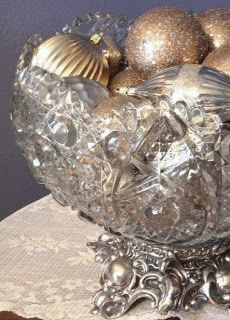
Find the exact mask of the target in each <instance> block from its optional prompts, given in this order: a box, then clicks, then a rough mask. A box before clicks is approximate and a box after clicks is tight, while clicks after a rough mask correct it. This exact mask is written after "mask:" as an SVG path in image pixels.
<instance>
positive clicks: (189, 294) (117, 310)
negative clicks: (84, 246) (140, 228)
mask: <svg viewBox="0 0 230 320" xmlns="http://www.w3.org/2000/svg"><path fill="white" fill-rule="evenodd" d="M89 245H90V246H92V248H93V250H94V251H95V253H96V261H98V262H101V263H102V264H103V270H102V273H101V280H100V282H101V286H102V287H101V289H100V290H99V291H98V292H97V293H96V295H95V296H94V299H93V303H94V309H93V312H94V313H100V314H101V315H102V316H104V317H105V318H108V319H112V318H116V317H119V316H121V315H123V314H124V313H125V312H126V311H127V310H128V309H129V308H130V307H131V306H132V305H133V304H134V302H136V301H138V300H140V299H142V298H146V299H149V300H150V301H151V306H152V307H153V308H155V309H156V310H158V311H159V312H162V313H166V312H168V311H170V310H178V309H183V310H189V309H191V308H195V307H196V308H197V307H198V306H200V305H202V304H204V303H207V302H208V301H209V302H211V303H214V304H215V305H216V306H218V307H221V308H226V309H230V245H229V241H227V240H226V239H223V240H218V242H216V243H215V244H213V243H212V244H210V245H209V246H206V247H205V248H200V249H198V250H190V251H189V250H186V251H184V250H172V249H167V248H166V247H163V246H155V245H151V244H147V243H145V242H143V243H142V242H138V241H134V240H133V241H131V240H128V239H125V238H123V237H116V236H112V235H110V234H103V235H102V236H100V238H99V240H98V242H95V243H90V244H89Z"/></svg>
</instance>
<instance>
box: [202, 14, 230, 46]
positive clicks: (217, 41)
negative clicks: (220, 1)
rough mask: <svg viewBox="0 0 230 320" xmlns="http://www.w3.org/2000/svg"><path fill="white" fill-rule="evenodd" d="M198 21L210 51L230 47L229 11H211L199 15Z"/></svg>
mask: <svg viewBox="0 0 230 320" xmlns="http://www.w3.org/2000/svg"><path fill="white" fill-rule="evenodd" d="M199 21H200V23H201V26H202V28H203V30H204V31H205V34H206V35H207V37H208V39H209V42H210V45H211V47H212V49H214V48H219V47H221V46H223V45H227V44H229V45H230V9H227V8H222V9H211V10H208V11H205V12H203V13H201V14H200V16H199Z"/></svg>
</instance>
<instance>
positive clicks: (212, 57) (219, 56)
mask: <svg viewBox="0 0 230 320" xmlns="http://www.w3.org/2000/svg"><path fill="white" fill-rule="evenodd" d="M203 65H205V66H207V67H212V68H215V69H216V70H218V71H220V72H223V73H226V74H227V75H230V44H229V45H225V46H221V47H220V48H217V49H215V50H213V51H212V52H211V53H209V55H208V56H207V57H206V58H205V59H204V62H203Z"/></svg>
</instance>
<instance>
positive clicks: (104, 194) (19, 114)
mask: <svg viewBox="0 0 230 320" xmlns="http://www.w3.org/2000/svg"><path fill="white" fill-rule="evenodd" d="M229 76H230V10H228V9H227V10H226V9H214V10H209V11H207V12H204V13H202V14H200V15H196V14H194V13H191V12H187V11H184V10H182V9H178V8H174V7H159V8H153V9H151V10H148V11H147V12H145V13H143V14H142V15H140V16H139V17H138V18H137V19H136V20H134V21H128V19H127V18H125V17H120V16H115V15H112V14H104V13H96V14H87V15H85V16H83V17H81V18H77V19H76V20H75V21H74V22H73V24H72V25H70V26H66V27H65V28H64V29H63V30H62V32H60V33H58V34H56V35H54V36H52V37H50V38H48V39H46V40H44V39H42V38H41V37H40V36H38V35H35V36H33V37H31V38H30V39H29V40H28V41H27V43H26V44H25V46H24V48H23V51H22V54H21V56H20V59H19V63H18V66H17V72H16V80H15V85H14V88H15V90H14V96H13V106H12V114H11V115H12V120H13V123H14V126H15V129H16V139H17V144H18V146H19V147H20V149H21V151H22V153H23V155H24V156H25V158H26V159H27V161H28V163H29V166H30V168H31V170H32V172H33V174H34V176H35V177H36V179H37V180H38V182H40V183H43V184H44V185H45V186H46V187H47V188H48V189H49V190H50V191H51V192H52V194H53V196H54V198H55V199H56V200H57V201H59V202H60V203H61V204H63V205H71V206H72V207H73V208H77V209H79V214H80V216H81V217H82V218H86V219H87V220H90V221H92V222H96V223H98V224H99V225H103V226H104V227H105V228H106V229H107V230H109V231H112V232H116V233H117V232H118V233H121V234H126V235H127V236H130V237H139V238H142V239H146V240H151V241H157V242H160V243H167V244H180V245H186V244H188V243H189V244H196V243H198V242H200V241H201V239H202V241H206V240H209V239H210V236H215V237H216V235H215V234H214V233H213V234H212V235H211V233H210V231H211V230H212V231H213V230H215V232H216V233H218V234H220V235H221V236H223V235H225V233H226V232H228V229H229V223H228V224H226V221H228V220H227V218H228V217H227V213H228V212H229V203H228V194H229V192H230V181H229V179H228V176H229V172H228V169H229V167H228V164H229V163H230V156H229V141H230V138H229V137H230V135H229V129H230V127H229V126H230V125H228V124H227V123H228V121H230V80H229V79H230V77H229ZM223 124H224V125H223ZM223 141H224V144H223ZM219 146H220V148H219ZM218 148H219V149H218ZM220 150H221V151H220ZM223 167H224V169H223ZM210 170H211V172H210ZM223 170H225V171H224V172H225V173H226V177H225V181H224V182H223V181H222V176H223ZM221 188H222V189H221ZM220 194H221V195H220ZM217 195H219V198H218V197H217ZM216 199H217V200H216ZM220 202H221V209H220V208H219V207H218V206H219V203H220ZM220 211H221V212H220ZM220 216H221V217H222V218H221V219H220ZM218 224H219V225H218Z"/></svg>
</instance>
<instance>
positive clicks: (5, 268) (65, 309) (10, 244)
mask: <svg viewBox="0 0 230 320" xmlns="http://www.w3.org/2000/svg"><path fill="white" fill-rule="evenodd" d="M102 232H103V230H102V229H101V228H99V227H97V226H95V225H91V224H89V223H85V222H83V221H81V220H79V219H78V216H77V213H76V212H73V211H71V209H70V208H63V207H61V206H60V205H59V204H58V203H56V202H55V201H54V200H53V199H52V197H51V196H47V197H45V198H43V199H41V200H39V201H37V202H35V203H33V204H31V205H29V206H27V207H25V208H23V209H21V210H20V211H18V212H16V213H14V214H13V215H11V216H10V217H8V218H7V219H5V220H4V221H3V222H1V224H0V311H3V310H9V311H13V312H15V313H17V314H19V315H21V316H24V317H28V318H29V317H38V318H41V319H44V320H99V319H102V318H101V317H100V316H95V315H92V314H91V313H90V309H91V308H92V296H93V294H94V293H95V291H97V290H98V289H99V288H100V286H99V279H98V277H99V273H100V268H101V265H100V264H97V263H95V262H94V254H93V252H92V251H91V249H90V248H89V247H87V246H86V244H87V242H92V241H95V240H97V237H98V236H99V234H100V233H102ZM168 316H179V317H180V318H181V319H183V320H206V319H209V320H214V319H215V320H226V319H229V318H230V314H229V313H228V312H227V311H224V310H223V311H222V310H217V309H216V308H215V307H213V306H211V305H210V306H208V307H206V308H205V309H203V310H199V311H193V312H192V313H179V314H178V313H170V314H169V315H167V316H163V315H159V314H158V313H157V312H155V311H153V310H152V309H151V307H150V303H149V302H144V303H142V304H141V305H138V306H136V307H135V308H133V309H132V310H131V311H129V312H128V313H127V314H126V315H125V316H123V317H122V319H123V320H140V319H142V320H150V319H151V320H154V319H165V318H167V317H168Z"/></svg>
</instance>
